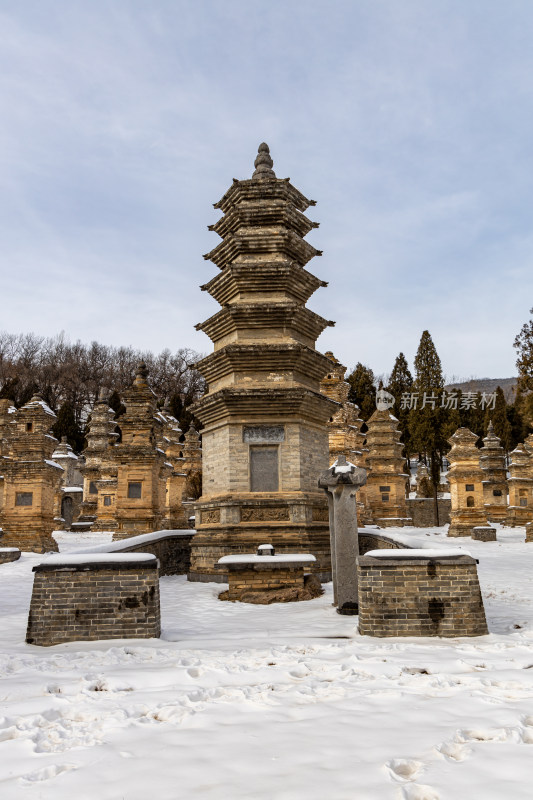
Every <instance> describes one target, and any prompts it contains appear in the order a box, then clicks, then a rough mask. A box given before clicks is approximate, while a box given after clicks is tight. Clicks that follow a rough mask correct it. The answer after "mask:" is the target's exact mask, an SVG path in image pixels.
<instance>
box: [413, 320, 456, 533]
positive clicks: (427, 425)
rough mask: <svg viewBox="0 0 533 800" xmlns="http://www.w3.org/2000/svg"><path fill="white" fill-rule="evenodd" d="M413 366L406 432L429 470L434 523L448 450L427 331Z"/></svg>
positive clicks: (439, 378) (436, 363)
mask: <svg viewBox="0 0 533 800" xmlns="http://www.w3.org/2000/svg"><path fill="white" fill-rule="evenodd" d="M414 364H415V381H414V386H413V388H414V390H415V391H416V392H417V393H418V408H416V409H413V410H412V411H411V413H410V415H409V429H410V433H411V438H412V446H413V448H416V449H417V450H418V452H419V453H420V454H421V455H422V454H423V455H424V457H425V460H426V463H427V464H428V467H429V474H430V478H431V483H432V485H433V497H434V499H435V514H436V518H437V520H438V504H437V490H438V485H439V483H440V469H441V462H442V456H443V454H444V453H445V452H446V450H447V449H448V443H447V441H446V438H445V426H446V422H447V418H448V413H447V411H446V409H444V408H442V406H441V403H442V395H443V391H444V376H443V374H442V365H441V361H440V358H439V356H438V353H437V350H436V348H435V345H434V344H433V340H432V338H431V336H430V333H429V331H424V332H423V333H422V337H421V339H420V344H419V345H418V350H417V353H416V356H415V361H414ZM424 394H425V395H426V405H425V406H424V407H422V406H423V403H424ZM429 397H431V398H433V397H435V408H433V407H432V405H433V403H432V402H431V403H428V402H427V400H428V398H429Z"/></svg>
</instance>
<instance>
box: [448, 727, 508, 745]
mask: <svg viewBox="0 0 533 800" xmlns="http://www.w3.org/2000/svg"><path fill="white" fill-rule="evenodd" d="M511 733H512V732H511V731H509V730H507V728H493V729H492V730H491V729H489V728H485V729H483V728H475V729H471V730H462V731H457V733H456V734H455V741H456V742H506V741H507V739H508V738H509V735H510V734H511Z"/></svg>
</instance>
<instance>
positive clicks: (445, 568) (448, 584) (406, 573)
mask: <svg viewBox="0 0 533 800" xmlns="http://www.w3.org/2000/svg"><path fill="white" fill-rule="evenodd" d="M358 570H359V632H360V633H361V634H363V635H367V636H384V637H386V636H444V637H455V636H483V635H484V634H486V633H488V630H487V623H486V619H485V611H484V608H483V600H482V597H481V591H480V588H479V582H478V578H477V569H476V561H475V559H473V558H471V557H470V556H466V555H465V556H452V557H446V556H443V557H439V558H434V557H431V558H412V557H410V556H409V551H408V550H406V551H405V557H394V558H392V557H391V558H389V559H387V558H377V557H373V556H371V555H366V556H360V557H359V566H358Z"/></svg>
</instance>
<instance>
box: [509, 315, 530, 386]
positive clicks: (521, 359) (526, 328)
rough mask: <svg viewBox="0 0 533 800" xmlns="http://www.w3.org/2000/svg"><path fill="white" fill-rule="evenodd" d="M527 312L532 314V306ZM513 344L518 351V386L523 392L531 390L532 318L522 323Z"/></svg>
mask: <svg viewBox="0 0 533 800" xmlns="http://www.w3.org/2000/svg"><path fill="white" fill-rule="evenodd" d="M529 313H530V314H533V308H532V309H531V310H530V312H529ZM513 346H514V348H515V349H516V351H517V353H518V358H517V360H516V366H517V368H518V382H519V387H520V389H521V390H522V391H523V392H525V391H529V392H533V319H530V320H529V322H526V323H524V325H522V328H521V329H520V333H519V334H518V335H517V336H516V338H515V340H514V345H513Z"/></svg>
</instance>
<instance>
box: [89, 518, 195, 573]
mask: <svg viewBox="0 0 533 800" xmlns="http://www.w3.org/2000/svg"><path fill="white" fill-rule="evenodd" d="M195 533H196V531H194V530H191V529H187V530H179V531H155V532H154V533H144V534H141V535H140V536H129V537H128V538H127V539H122V540H119V541H117V542H111V543H110V544H102V545H97V546H96V547H91V548H89V549H87V550H82V551H80V552H81V553H87V554H89V553H152V555H154V556H156V557H157V558H158V559H159V575H160V576H161V577H162V576H164V575H186V574H187V573H188V572H189V569H190V566H191V542H192V539H193V536H194V535H195Z"/></svg>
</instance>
